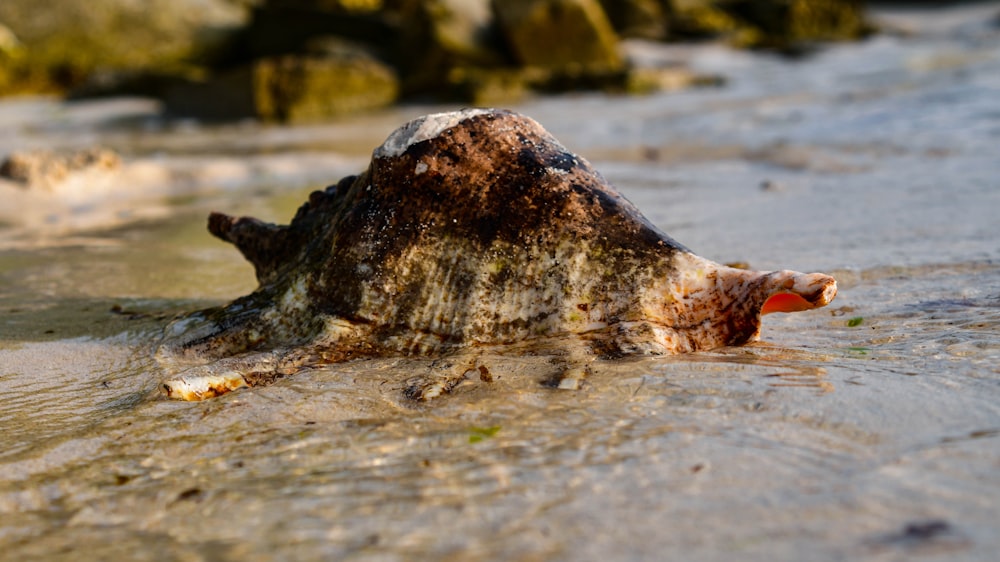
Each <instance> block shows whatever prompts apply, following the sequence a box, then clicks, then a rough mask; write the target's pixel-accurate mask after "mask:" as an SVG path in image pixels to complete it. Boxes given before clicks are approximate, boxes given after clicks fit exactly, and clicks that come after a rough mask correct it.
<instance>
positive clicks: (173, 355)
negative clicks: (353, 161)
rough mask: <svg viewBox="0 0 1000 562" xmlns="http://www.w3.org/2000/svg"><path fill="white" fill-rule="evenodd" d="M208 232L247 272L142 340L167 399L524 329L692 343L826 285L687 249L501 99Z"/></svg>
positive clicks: (563, 336)
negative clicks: (325, 184)
mask: <svg viewBox="0 0 1000 562" xmlns="http://www.w3.org/2000/svg"><path fill="white" fill-rule="evenodd" d="M209 230H210V231H211V232H212V233H213V234H214V235H216V236H218V237H219V238H222V239H223V240H226V241H229V242H231V243H233V244H235V245H236V246H237V248H239V250H240V251H241V252H242V253H243V255H244V256H245V257H246V258H247V259H248V260H249V261H250V262H251V263H252V264H253V265H254V268H255V271H256V275H257V279H258V282H259V287H258V288H257V290H256V291H254V292H253V293H252V294H250V295H247V296H245V297H242V298H240V299H237V300H236V301H234V302H233V303H231V304H229V305H226V306H224V307H220V308H216V309H210V310H206V311H201V312H198V313H195V314H193V315H191V316H189V317H188V318H185V319H182V320H180V321H178V322H177V323H175V324H174V325H173V326H171V327H170V328H169V329H168V335H167V337H166V338H165V341H164V344H163V345H162V346H161V347H160V350H159V352H158V355H159V358H160V359H161V360H162V362H163V363H164V364H165V365H168V366H169V368H170V369H172V370H175V371H180V375H179V376H178V377H177V378H175V379H172V380H170V381H168V382H167V383H166V384H165V385H164V388H165V390H166V392H167V394H168V395H169V396H172V397H177V398H185V399H201V398H206V397H210V396H215V395H217V394H221V393H223V392H227V391H229V390H232V389H234V388H238V387H242V386H256V385H259V384H266V383H269V382H271V381H273V380H274V379H276V378H279V377H281V376H284V375H287V374H292V373H294V372H296V371H298V370H300V369H301V368H303V367H304V366H310V365H317V364H326V363H334V362H339V361H346V360H350V359H354V358H360V357H376V356H408V355H418V356H438V355H444V354H448V353H450V352H454V351H455V350H461V349H465V350H468V349H475V348H486V347H490V346H504V345H510V344H515V343H523V342H530V341H536V340H537V341H541V340H546V341H559V340H562V341H567V342H570V341H571V342H574V343H573V345H576V346H578V347H579V346H582V348H583V349H585V350H586V352H585V354H586V355H588V356H594V357H596V356H601V357H615V356H620V355H623V354H632V353H653V354H671V353H684V352H693V351H699V350H707V349H713V348H717V347H721V346H727V345H739V344H743V343H746V342H749V341H752V340H754V339H756V338H757V337H758V335H759V331H760V317H761V314H765V313H769V312H792V311H797V310H807V309H811V308H816V307H819V306H824V305H826V304H827V303H829V302H830V301H831V300H832V299H833V298H834V296H835V295H836V282H835V281H834V280H833V278H831V277H829V276H826V275H822V274H815V273H814V274H801V273H796V272H792V271H774V272H755V271H747V270H742V269H734V268H729V267H725V266H722V265H719V264H716V263H714V262H711V261H709V260H706V259H703V258H700V257H698V256H696V255H694V254H693V253H691V252H690V251H689V250H688V249H687V248H685V247H684V246H682V245H681V244H679V243H677V242H676V241H674V240H673V239H671V238H670V237H669V236H667V235H666V234H664V233H663V232H661V231H660V230H659V229H657V228H656V227H655V226H654V225H653V224H652V223H650V221H648V220H647V219H646V218H645V217H644V216H643V215H642V214H641V213H640V212H639V210H638V209H636V208H635V206H634V205H632V204H631V203H630V202H629V201H628V200H626V199H625V198H624V197H622V196H621V194H619V193H618V191H617V190H616V189H615V188H614V187H613V186H612V185H610V184H609V183H608V182H607V181H606V180H605V179H604V178H603V177H602V176H601V175H600V174H599V173H598V172H597V171H595V170H594V169H593V168H592V167H591V165H590V164H589V163H588V162H587V161H586V160H585V159H583V158H582V157H580V156H577V155H575V154H573V153H571V152H570V151H568V150H567V149H566V148H565V147H564V146H562V145H561V144H560V143H559V142H558V141H557V140H556V139H554V138H553V137H552V136H551V135H550V134H548V133H547V132H546V131H545V130H544V129H543V128H542V127H541V125H539V124H538V123H536V122H535V121H534V120H532V119H530V118H528V117H525V116H522V115H519V114H516V113H512V112H509V111H504V110H493V109H469V110H463V111H458V112H452V113H443V114H435V115H428V116H424V117H420V118H418V119H416V120H414V121H411V122H410V123H407V124H406V125H404V126H402V127H400V128H399V129H398V130H396V131H395V132H393V133H392V134H391V135H390V136H389V138H388V139H387V140H386V142H385V143H383V145H381V146H380V147H378V148H376V149H375V151H374V153H373V157H372V161H371V164H370V166H369V167H368V169H367V170H366V171H364V172H363V173H361V174H359V175H357V176H350V177H347V178H344V179H342V180H341V181H340V182H338V183H337V184H336V185H333V186H331V187H329V188H327V189H326V190H324V191H317V192H314V193H313V194H312V195H311V196H310V197H309V200H308V201H307V202H306V203H305V204H303V205H302V207H301V208H300V209H299V210H298V212H297V214H296V215H295V217H294V218H293V219H292V221H291V224H289V225H274V224H269V223H264V222H261V221H259V220H256V219H252V218H233V217H229V216H226V215H222V214H217V213H213V214H212V216H211V217H210V218H209ZM576 355H579V354H576ZM567 370H568V371H574V369H572V368H570V369H567ZM417 394H418V395H420V393H417ZM424 397H426V394H425V395H424Z"/></svg>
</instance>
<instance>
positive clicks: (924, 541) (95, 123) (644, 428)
mask: <svg viewBox="0 0 1000 562" xmlns="http://www.w3.org/2000/svg"><path fill="white" fill-rule="evenodd" d="M996 13H1000V6H998V5H985V6H984V5H976V6H973V7H971V8H961V9H953V10H949V11H947V12H943V13H939V14H928V13H927V12H917V13H915V14H905V13H904V14H896V15H894V16H893V17H892V19H891V20H890V22H891V24H892V25H893V26H895V27H896V28H899V29H907V30H909V31H910V32H911V33H910V34H906V35H883V36H879V37H876V38H874V39H872V40H870V41H868V42H865V43H862V44H857V45H842V46H836V47H833V48H830V49H827V50H824V51H822V52H820V53H819V54H817V55H816V56H815V57H812V58H808V59H805V60H802V61H785V60H782V59H779V58H775V57H771V56H767V55H759V54H747V53H736V52H732V51H729V50H727V49H724V48H722V47H715V46H702V47H699V48H697V49H675V48H671V49H650V48H648V47H645V46H633V49H635V50H636V51H638V52H640V54H641V55H642V56H646V57H667V58H670V57H678V56H683V57H685V58H688V59H689V60H691V61H692V64H693V65H694V66H695V67H696V69H697V70H699V71H704V72H714V73H719V74H722V75H725V76H726V77H727V78H728V82H727V85H726V86H724V87H721V88H717V89H706V90H697V91H691V92H682V93H672V94H664V95H657V96H650V97H642V98H609V97H606V96H590V95H580V96H569V97H560V98H553V99H540V100H535V101H531V102H529V103H526V104H524V105H523V106H520V107H517V108H515V109H518V110H519V111H522V112H524V113H526V114H528V115H531V116H532V117H534V118H536V119H537V120H538V121H540V122H541V123H542V124H543V125H545V126H546V127H547V128H548V129H549V130H550V131H551V132H552V133H553V134H554V135H555V136H556V137H557V138H559V139H560V140H561V141H563V142H564V143H565V144H566V145H567V146H568V147H569V148H571V149H572V150H574V151H576V152H578V153H580V154H581V155H583V156H584V157H586V158H587V159H589V160H590V161H591V162H592V163H593V164H594V165H595V167H596V168H597V169H598V170H600V171H602V173H604V174H605V175H606V176H607V177H608V178H609V179H610V180H611V181H612V182H613V183H615V184H616V185H618V186H619V187H620V189H621V190H622V191H623V193H625V194H626V195H627V196H628V197H629V198H630V199H631V200H632V201H633V202H634V203H636V204H637V205H638V207H639V208H640V209H642V210H643V212H644V213H645V214H647V216H649V217H650V218H651V219H652V220H653V221H654V222H655V223H656V224H657V225H659V226H660V227H661V228H662V229H663V230H664V231H665V232H668V233H669V234H670V235H671V236H673V237H675V238H676V239H677V240H679V241H680V242H682V243H684V244H685V245H687V246H688V247H691V248H692V249H693V250H694V251H695V252H696V253H698V254H699V255H702V256H705V257H708V258H710V259H714V260H717V261H722V262H727V261H744V262H748V263H749V264H750V265H752V266H753V267H755V268H760V269H771V268H790V269H797V270H802V271H807V270H808V271H814V270H815V271H826V272H829V273H831V274H833V275H834V276H836V277H837V278H838V281H839V283H840V289H841V290H840V294H839V296H838V297H837V300H836V301H834V303H833V304H832V305H831V306H830V307H828V308H826V309H821V310H818V311H814V312H810V313H801V314H795V315H787V316H785V315H771V316H768V317H766V319H765V324H764V330H763V341H762V342H760V343H757V344H754V345H751V346H746V347H741V348H731V349H722V350H718V351H716V352H711V353H703V354H697V355H688V356H678V357H661V358H632V359H624V360H616V361H600V362H598V363H597V364H596V365H595V367H594V373H593V376H591V377H590V378H588V379H587V381H586V385H585V386H584V388H582V389H580V390H577V391H562V390H556V389H552V388H549V387H546V386H544V385H542V384H541V381H543V380H545V379H546V377H548V376H550V375H551V373H552V372H553V370H554V369H555V368H556V367H555V366H554V365H553V364H552V363H551V362H550V361H549V360H548V359H547V358H546V357H545V356H544V355H535V356H533V355H530V354H517V353H514V354H510V353H508V354H504V355H486V356H484V357H481V358H479V359H478V360H477V361H479V362H480V363H482V364H484V365H487V366H488V368H489V370H490V372H491V373H492V375H493V377H492V378H493V382H491V383H486V382H470V383H469V384H466V385H463V386H460V387H458V388H457V389H456V390H455V391H454V392H453V393H452V394H451V395H448V396H445V397H443V398H441V399H439V400H436V401H433V402H431V403H426V404H424V403H416V402H412V401H408V400H406V399H404V398H403V396H402V389H403V388H405V386H406V385H407V381H408V380H409V379H410V378H411V377H413V376H414V374H415V373H418V372H419V373H426V372H432V373H433V372H435V371H436V370H438V371H441V372H444V371H446V370H447V369H449V368H452V367H453V365H452V364H451V363H454V362H460V361H462V360H465V359H464V358H455V359H452V360H450V361H443V362H442V361H431V360H402V359H385V360H370V361H357V362H352V363H347V364H342V365H336V366H331V367H328V368H323V369H317V370H313V371H310V372H306V373H302V374H299V375H297V376H295V377H292V378H289V379H285V380H283V381H281V382H280V383H278V384H276V385H274V386H271V387H267V388H257V389H252V390H249V391H239V392H236V393H233V394H231V395H227V396H224V397H222V398H219V399H216V400H212V401H208V402H203V403H180V402H173V401H168V400H165V399H163V398H162V397H161V395H160V394H159V393H158V387H159V383H160V382H161V380H162V377H163V374H162V372H160V370H159V369H158V367H157V365H156V364H155V362H154V361H153V359H152V356H151V349H152V347H153V346H154V345H155V342H156V340H157V338H158V337H159V333H160V330H161V329H162V327H163V326H164V324H165V323H166V321H167V320H168V319H169V318H171V317H172V316H173V315H175V314H177V313H179V312H182V311H189V310H194V309H197V308H201V307H205V306H208V305H211V304H217V303H221V302H224V301H226V300H228V299H231V298H234V297H236V296H239V295H241V294H244V293H246V292H248V291H249V290H251V289H252V288H253V284H254V283H253V275H252V270H251V268H250V266H249V265H248V264H246V263H245V262H243V260H242V258H241V257H240V256H239V255H238V253H237V252H236V251H235V250H233V249H232V248H231V247H229V246H227V245H225V244H223V243H221V242H217V241H214V240H212V239H211V238H210V236H209V235H208V234H207V232H205V230H204V220H205V216H206V215H207V212H208V211H209V210H211V209H215V210H220V211H225V212H227V213H232V214H252V215H256V216H261V217H263V218H267V219H271V220H277V221H281V222H286V221H287V220H288V218H289V217H290V216H291V215H292V214H293V213H294V210H295V208H296V207H297V205H298V204H299V203H300V202H301V201H303V200H304V199H305V197H306V195H307V193H308V192H309V190H311V189H313V188H315V187H320V186H321V184H320V183H318V182H327V183H329V182H333V181H335V180H337V179H339V177H340V176H341V175H343V174H347V173H352V172H355V171H358V170H359V169H360V168H361V167H362V166H364V163H365V160H366V159H367V153H368V152H369V151H370V150H371V149H372V148H374V146H376V145H377V144H378V143H380V142H381V140H382V139H384V137H385V135H386V134H388V132H389V131H390V130H391V129H392V128H394V127H395V126H396V125H398V124H400V123H402V122H403V121H405V119H406V118H408V117H410V116H412V115H416V114H419V113H424V112H426V111H430V110H438V109H448V108H416V107H411V108H404V109H400V110H396V111H393V112H391V113H387V114H380V115H374V116H365V117H359V118H357V119H355V120H352V121H350V122H347V123H343V124H333V125H329V126H322V127H312V128H294V129H283V128H276V127H258V126H256V125H252V124H240V125H231V126H226V127H204V126H198V125H195V124H184V125H181V126H178V125H176V124H174V125H170V124H163V123H160V122H158V121H157V118H156V117H155V113H154V112H155V107H152V106H150V105H149V104H148V103H147V102H142V101H116V102H92V103H87V104H82V105H75V106H72V107H70V108H68V109H67V108H64V106H62V105H60V104H58V103H56V102H53V101H47V100H31V101H25V100H14V101H2V102H0V122H3V123H4V124H5V126H9V127H10V130H12V131H14V134H13V135H9V136H7V137H5V139H3V140H0V152H3V151H9V150H12V149H14V148H24V147H34V146H44V147H49V148H51V147H58V146H68V147H74V146H85V145H87V144H88V143H93V142H99V143H101V144H104V145H109V146H112V147H114V148H116V149H118V150H119V151H120V152H121V153H122V155H123V158H124V160H125V162H126V163H127V164H129V165H141V166H140V167H139V168H141V167H142V166H146V168H142V169H145V170H150V169H154V170H159V171H158V172H157V173H156V174H154V175H147V176H130V178H132V179H133V180H134V179H135V178H136V177H140V178H141V177H145V178H147V180H144V181H149V182H150V183H149V185H148V186H145V187H147V188H148V189H145V190H143V189H140V188H143V187H144V184H141V182H140V184H138V185H136V186H134V187H132V188H131V189H130V190H127V191H125V190H122V189H120V186H118V187H116V186H114V185H112V187H110V188H109V189H110V190H111V192H112V193H118V195H117V196H115V197H112V199H113V200H114V203H113V204H111V203H109V204H108V206H107V207H106V208H105V207H102V204H103V202H105V198H106V197H107V195H106V193H105V194H104V195H101V196H100V198H97V199H93V200H90V201H88V200H87V199H86V197H84V198H83V199H82V201H83V202H82V203H77V204H74V205H62V204H60V203H59V202H58V201H57V200H56V199H57V198H50V199H49V200H46V199H45V198H44V197H36V196H34V195H25V194H23V193H22V194H21V195H19V197H22V196H23V199H18V200H17V201H19V202H21V203H23V204H24V205H31V206H33V207H32V209H33V212H32V213H24V216H25V217H26V218H25V219H24V220H19V218H18V216H17V214H18V213H11V212H10V209H11V208H12V207H5V208H4V213H5V214H4V215H3V221H4V223H5V226H3V228H2V230H0V393H2V395H3V397H4V407H3V408H2V409H0V423H2V426H3V427H4V432H3V436H2V437H0V547H2V551H3V552H4V555H3V556H4V557H5V558H9V559H11V560H15V559H16V560H31V559H45V560H64V559H65V560H69V559H80V558H81V557H84V558H90V559H111V558H125V557H127V558H130V559H141V560H177V559H183V560H271V559H275V560H276V559H289V558H293V559H307V560H319V559H376V560H410V559H439V560H451V559H454V560H601V559H612V560H644V559H697V560H732V559H740V560H775V559H794V560H903V559H907V560H908V559H920V560H938V559H939V560H983V561H987V560H993V559H994V558H995V556H996V553H997V552H1000V523H998V522H1000V367H998V365H1000V244H998V241H1000V220H997V216H998V213H1000V160H998V159H997V157H996V146H997V144H998V141H1000V96H998V95H997V93H998V92H1000V30H998V29H997V28H996V27H989V26H987V25H986V24H985V23H984V22H985V21H986V18H987V16H992V15H995V14H996ZM352 139H353V140H352ZM278 163H280V165H279V164H278ZM139 168H136V169H139ZM220 170H222V171H220ZM262 170H266V171H267V173H262V172H261V171H262ZM327 174H328V175H329V177H327ZM149 178H153V179H152V180H150V179H149ZM153 180H155V181H153ZM136 181H138V180H136ZM0 189H12V188H11V187H10V186H6V185H0ZM14 189H16V188H14ZM5 193H10V192H5ZM84 195H86V194H84ZM9 201H14V199H10V200H9ZM24 201H27V202H24ZM46 205H48V206H49V207H48V208H47V207H46ZM139 207H142V208H154V207H155V208H156V209H157V210H156V212H155V213H152V212H151V213H143V212H140V211H136V210H135V209H137V208H139ZM47 209H48V210H49V211H50V212H47V213H46V212H45V211H46V210H47ZM108 209H114V212H112V213H111V214H110V216H111V217H112V218H113V219H114V224H115V226H114V227H113V228H107V227H103V228H97V227H96V226H95V225H99V224H107V217H108V213H107V210H108ZM130 210H131V211H130ZM34 211H38V212H37V213H34ZM130 213H131V214H130ZM29 215H30V216H29ZM31 217H36V218H38V217H40V218H38V220H36V218H31ZM102 221H103V222H102ZM46 225H49V226H50V227H51V228H46Z"/></svg>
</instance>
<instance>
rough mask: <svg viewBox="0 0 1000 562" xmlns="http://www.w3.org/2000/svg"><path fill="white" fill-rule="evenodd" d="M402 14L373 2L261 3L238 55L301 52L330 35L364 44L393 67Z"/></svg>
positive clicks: (305, 0)
mask: <svg viewBox="0 0 1000 562" xmlns="http://www.w3.org/2000/svg"><path fill="white" fill-rule="evenodd" d="M402 9H403V7H402V6H401V7H399V8H396V9H389V8H386V7H385V6H383V3H382V2H381V1H379V0H356V1H353V2H352V1H348V0H265V1H264V2H262V3H260V5H258V6H256V7H254V8H253V11H252V14H251V19H250V23H249V25H248V26H247V28H246V30H245V41H246V45H245V49H246V52H245V53H243V55H244V56H245V57H246V59H255V58H259V57H264V56H271V55H282V54H290V53H301V52H302V50H303V47H304V46H305V45H306V44H307V43H309V42H310V41H311V40H313V39H314V38H316V37H329V36H336V37H340V38H342V39H345V40H348V41H352V42H354V43H357V44H362V45H366V46H367V47H368V49H369V50H370V51H371V52H372V53H373V54H375V55H376V56H377V57H379V58H381V59H382V60H385V61H388V62H390V63H392V64H395V63H396V62H397V61H396V60H395V57H396V56H397V53H398V51H399V37H400V33H401V31H402V29H403V22H402V20H401V12H400V10H402ZM244 62H245V60H244Z"/></svg>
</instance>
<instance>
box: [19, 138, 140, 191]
mask: <svg viewBox="0 0 1000 562" xmlns="http://www.w3.org/2000/svg"><path fill="white" fill-rule="evenodd" d="M120 167H121V158H120V157H119V156H118V154H117V153H116V152H114V151H113V150H109V149H106V148H88V149H85V150H80V151H77V152H69V153H57V152H51V151H48V150H35V151H26V152H15V153H13V154H11V155H9V156H8V157H7V158H6V159H5V160H4V161H3V162H2V163H0V178H4V179H8V180H10V181H12V182H14V183H15V184H17V185H19V186H21V187H23V188H25V189H30V190H37V189H41V190H47V191H51V190H53V189H55V188H56V187H57V186H58V185H59V184H61V183H63V182H64V181H66V179H67V178H69V176H70V175H72V174H76V173H81V172H105V171H112V170H116V169H118V168H120Z"/></svg>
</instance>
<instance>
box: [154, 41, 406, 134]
mask: <svg viewBox="0 0 1000 562" xmlns="http://www.w3.org/2000/svg"><path fill="white" fill-rule="evenodd" d="M398 95H399V81H398V79H397V78H396V74H395V72H394V71H393V70H392V69H391V68H389V67H388V66H386V65H385V64H383V63H381V62H379V61H378V60H376V59H375V58H374V57H371V56H370V55H368V54H366V53H365V52H364V51H363V49H360V48H354V47H345V48H344V49H342V50H341V51H340V52H338V53H335V54H331V53H327V54H306V55H279V56H274V57H265V58H261V59H258V60H256V61H254V62H253V63H250V64H247V65H242V66H240V67H238V68H235V69H232V70H229V71H227V72H222V73H218V74H217V75H215V76H213V77H211V78H209V79H208V80H205V81H202V82H188V83H184V84H180V85H178V86H176V87H174V88H173V89H172V90H171V91H170V92H168V94H167V97H166V108H167V111H168V113H170V114H172V115H175V116H191V117H197V118H201V119H206V120H233V119H240V118H256V119H260V120H262V121H272V122H283V123H288V122H294V123H302V122H316V121H325V120H329V119H332V118H336V117H339V116H343V115H348V114H352V113H356V112H360V111H367V110H372V109H377V108H381V107H386V106H388V105H391V104H392V103H394V102H395V101H396V100H397V98H398Z"/></svg>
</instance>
